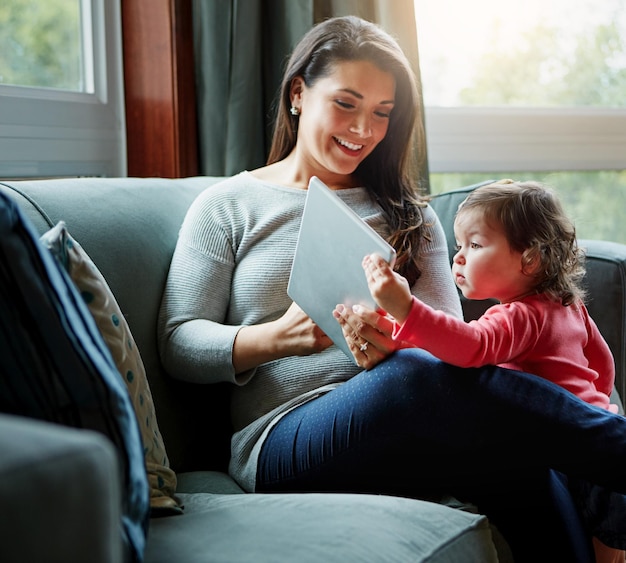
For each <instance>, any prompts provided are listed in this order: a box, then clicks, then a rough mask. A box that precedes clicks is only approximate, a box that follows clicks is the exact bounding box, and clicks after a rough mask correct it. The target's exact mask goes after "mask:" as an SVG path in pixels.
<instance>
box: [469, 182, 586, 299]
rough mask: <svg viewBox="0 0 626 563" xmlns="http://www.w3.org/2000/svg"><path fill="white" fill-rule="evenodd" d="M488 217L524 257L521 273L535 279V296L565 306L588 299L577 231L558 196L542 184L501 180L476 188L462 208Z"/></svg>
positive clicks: (487, 219) (513, 247) (582, 257)
mask: <svg viewBox="0 0 626 563" xmlns="http://www.w3.org/2000/svg"><path fill="white" fill-rule="evenodd" d="M470 209H473V210H479V211H480V212H481V213H484V216H485V220H486V221H487V223H488V224H489V225H490V226H491V227H492V228H498V229H501V230H503V231H504V234H505V236H506V238H507V240H508V242H509V245H510V246H511V248H512V249H513V250H515V251H517V252H521V253H522V271H523V272H524V273H526V274H527V275H529V276H531V277H533V278H535V281H536V283H535V286H534V289H535V291H536V293H546V294H548V295H549V296H550V297H552V298H553V299H555V300H557V301H560V302H561V303H562V304H563V305H571V304H572V303H575V302H577V301H579V300H580V301H582V300H584V298H585V291H584V289H583V287H582V280H583V277H584V275H585V255H584V252H583V250H582V249H581V248H580V247H579V246H578V242H577V239H576V229H575V227H574V224H573V223H572V221H571V220H570V219H569V218H568V216H567V215H566V214H565V212H564V210H563V207H562V205H561V202H560V201H559V199H558V197H557V195H556V194H555V193H554V192H553V191H552V190H551V189H549V188H548V187H547V186H545V185H544V184H541V183H540V182H533V181H526V182H518V181H514V180H499V181H498V182H494V183H492V184H488V185H485V186H480V187H479V188H476V189H475V190H474V191H473V192H471V193H470V195H469V196H468V197H467V198H466V199H465V201H464V202H463V203H461V205H460V206H459V209H458V211H457V215H458V214H460V213H463V212H465V211H468V210H470Z"/></svg>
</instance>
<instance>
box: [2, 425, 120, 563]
mask: <svg viewBox="0 0 626 563" xmlns="http://www.w3.org/2000/svg"><path fill="white" fill-rule="evenodd" d="M118 465H119V464H118V461H117V457H116V454H115V450H114V448H113V446H112V444H111V443H110V442H109V441H108V440H107V439H106V438H105V437H104V436H102V435H100V434H97V433H95V432H92V431H87V430H78V429H75V428H69V427H64V426H59V425H55V424H49V423H45V422H41V421H37V420H32V419H28V418H23V417H18V416H10V415H4V414H1V415H0V506H2V515H1V516H0V522H1V524H0V561H3V562H4V563H13V562H16V563H17V562H19V563H28V562H33V563H34V562H41V561H63V562H65V563H74V562H76V563H84V562H85V561H90V562H97V563H110V562H114V561H115V562H117V561H121V560H122V534H121V497H120V495H121V493H120V490H121V489H120V482H119V479H120V477H119V474H120V470H119V467H118Z"/></svg>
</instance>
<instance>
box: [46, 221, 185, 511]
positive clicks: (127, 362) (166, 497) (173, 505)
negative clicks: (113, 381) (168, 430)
mask: <svg viewBox="0 0 626 563" xmlns="http://www.w3.org/2000/svg"><path fill="white" fill-rule="evenodd" d="M41 241H42V242H43V243H44V244H45V245H46V246H47V247H48V248H49V249H50V251H51V252H52V254H53V255H54V256H55V258H57V260H59V262H60V263H61V264H62V265H63V266H64V268H65V269H66V270H67V272H68V273H69V275H70V277H71V278H72V281H73V282H74V284H75V285H76V287H77V289H78V290H79V291H80V294H81V295H82V297H83V299H84V300H85V303H86V304H87V307H88V308H89V311H91V314H92V315H93V318H94V320H95V321H96V325H97V326H98V329H99V330H100V333H101V334H102V337H103V338H104V341H105V342H106V344H107V346H108V347H109V350H110V352H111V354H112V356H113V360H114V361H115V365H116V366H117V369H118V371H119V373H120V375H121V377H122V379H123V380H124V383H125V384H126V386H127V387H128V391H129V393H130V397H131V399H132V402H133V407H134V409H135V414H136V415H137V421H138V423H139V429H140V432H141V438H142V440H143V448H144V455H145V460H146V469H147V472H148V482H149V484H150V508H151V510H152V512H153V513H155V512H159V513H163V512H166V513H167V512H170V511H172V512H175V513H180V512H181V508H180V505H179V502H178V500H177V499H176V496H175V493H176V474H175V473H174V471H173V470H172V469H171V468H170V464H169V459H168V457H167V452H166V450H165V444H164V442H163V437H162V436H161V432H160V431H159V425H158V422H157V417H156V412H155V408H154V402H153V400H152V393H151V391H150V385H149V383H148V379H147V377H146V370H145V368H144V365H143V362H142V360H141V355H140V353H139V349H138V348H137V345H136V343H135V340H134V338H133V335H132V334H131V332H130V328H129V326H128V323H127V322H126V319H125V318H124V315H123V314H122V311H121V309H120V307H119V305H118V303H117V301H116V299H115V296H114V295H113V293H112V292H111V289H110V288H109V285H108V284H107V282H106V280H105V279H104V276H103V275H102V274H101V273H100V270H98V268H97V267H96V265H95V264H94V263H93V261H92V260H91V258H90V257H89V256H88V254H87V253H86V252H85V250H84V249H83V248H82V246H81V245H80V244H79V243H78V242H77V241H76V240H74V239H73V238H72V236H71V235H70V233H69V232H68V230H67V227H66V225H65V222H64V221H59V223H58V224H57V225H56V226H55V227H53V228H52V229H50V230H49V231H47V232H46V233H44V234H43V235H42V236H41Z"/></svg>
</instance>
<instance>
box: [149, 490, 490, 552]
mask: <svg viewBox="0 0 626 563" xmlns="http://www.w3.org/2000/svg"><path fill="white" fill-rule="evenodd" d="M181 497H182V499H183V502H184V503H185V514H183V515H182V516H176V517H166V518H159V519H157V520H152V522H151V524H150V536H149V538H148V545H147V547H146V561H145V563H166V562H170V561H176V562H177V563H204V562H205V561H211V562H214V563H220V562H224V563H234V562H242V563H243V562H247V561H250V560H254V561H255V562H258V563H264V562H272V563H273V562H275V561H299V562H301V563H307V562H310V563H318V562H320V561H324V562H327V563H331V562H337V563H350V562H361V561H411V562H415V563H418V562H426V561H428V562H429V563H457V562H459V561H463V563H489V562H495V561H498V556H497V554H496V550H495V547H494V544H493V542H492V541H491V540H492V537H491V532H490V529H489V525H488V521H487V519H486V518H485V517H484V516H481V515H477V514H472V513H469V512H463V511H461V510H456V509H454V508H449V507H446V506H442V505H439V504H435V503H430V502H426V501H421V500H414V499H407V498H398V497H391V496H385V495H366V494H341V493H338V494H335V493H332V494H330V493H329V494H324V493H306V494H302V493H295V494H292V493H284V494H283V493H281V494H264V493H248V494H226V495H223V494H208V493H205V494H203V493H196V494H184V493H181Z"/></svg>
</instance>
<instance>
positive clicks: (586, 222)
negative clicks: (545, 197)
mask: <svg viewBox="0 0 626 563" xmlns="http://www.w3.org/2000/svg"><path fill="white" fill-rule="evenodd" d="M501 178H511V179H513V180H537V181H540V182H544V183H546V184H547V185H549V186H550V187H552V188H553V189H554V190H555V191H556V192H557V193H558V194H559V197H560V198H561V201H562V202H563V206H564V207H565V210H566V212H567V214H568V215H569V216H570V217H571V218H572V219H573V220H574V223H575V225H576V233H577V234H578V238H584V239H599V240H611V241H614V242H619V243H622V244H626V170H617V171H612V170H604V171H585V172H579V171H577V172H484V173H483V172H481V173H467V174H451V173H446V174H431V175H430V191H431V193H432V194H437V193H441V192H444V191H447V190H453V189H456V188H460V187H463V186H467V185H471V184H475V183H477V182H482V181H484V180H491V179H493V180H499V179H501Z"/></svg>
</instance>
